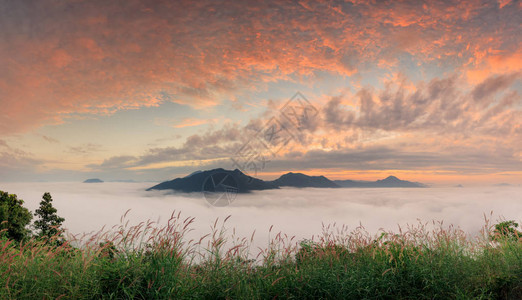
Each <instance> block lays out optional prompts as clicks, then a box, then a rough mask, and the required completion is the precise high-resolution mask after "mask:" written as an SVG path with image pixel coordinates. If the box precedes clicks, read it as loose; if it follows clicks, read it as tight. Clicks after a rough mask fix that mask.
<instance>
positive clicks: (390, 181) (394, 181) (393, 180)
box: [333, 176, 426, 188]
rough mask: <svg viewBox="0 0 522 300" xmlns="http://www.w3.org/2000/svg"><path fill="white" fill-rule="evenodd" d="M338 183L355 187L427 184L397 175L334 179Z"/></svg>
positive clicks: (416, 185)
mask: <svg viewBox="0 0 522 300" xmlns="http://www.w3.org/2000/svg"><path fill="white" fill-rule="evenodd" d="M333 182H335V183H336V184H337V185H339V186H341V187H353V188H396V187H401V188H421V187H426V185H424V184H422V183H419V182H411V181H406V180H400V179H399V178H397V177H395V176H388V177H386V178H385V179H381V180H377V181H354V180H334V181H333Z"/></svg>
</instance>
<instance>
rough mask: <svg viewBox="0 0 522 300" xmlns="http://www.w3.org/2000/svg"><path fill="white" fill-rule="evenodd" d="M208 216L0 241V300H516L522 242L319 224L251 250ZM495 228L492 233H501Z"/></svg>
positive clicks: (424, 228) (429, 230) (438, 227)
mask: <svg viewBox="0 0 522 300" xmlns="http://www.w3.org/2000/svg"><path fill="white" fill-rule="evenodd" d="M227 220H228V218H226V219H224V220H223V221H220V220H218V219H216V221H215V223H214V224H213V226H212V227H211V231H210V232H209V234H207V235H204V236H202V237H201V238H200V239H198V240H187V234H188V233H189V232H190V231H191V224H192V223H193V222H194V218H184V217H182V216H181V214H180V213H177V214H176V213H173V214H172V215H171V218H170V219H169V220H168V222H167V224H165V225H161V224H157V223H155V222H150V221H147V222H143V223H139V224H137V225H132V226H130V225H129V223H128V221H125V216H123V217H122V220H121V225H119V226H116V227H113V228H112V229H110V230H101V231H99V232H97V233H94V234H91V235H83V236H69V237H68V238H67V239H66V240H65V242H62V243H59V246H57V244H56V243H49V242H42V241H38V240H34V239H33V240H30V241H27V242H24V243H20V244H19V243H16V242H14V241H11V240H6V239H3V240H0V298H1V299H52V298H60V299H274V298H284V299H286V298H288V299H391V298H394V299H395V298H399V299H457V298H459V299H469V298H473V299H522V240H520V239H519V240H516V239H513V238H510V239H502V238H495V239H492V238H491V237H492V236H493V235H494V234H495V233H494V230H493V226H490V225H489V221H488V220H487V218H486V225H485V227H484V230H483V232H482V235H481V236H479V237H470V236H468V235H466V234H465V233H464V232H463V231H462V230H460V229H458V228H455V227H453V226H451V225H449V226H445V225H444V224H443V223H442V222H431V223H423V222H420V221H419V223H418V224H416V225H411V226H406V227H405V228H399V230H398V232H391V231H384V230H381V231H380V232H379V233H378V234H375V235H372V234H370V233H368V232H367V231H366V230H365V229H364V227H362V226H359V227H357V228H355V229H354V230H351V231H350V230H349V228H348V227H346V226H341V227H338V226H335V224H333V225H323V233H322V234H321V235H320V236H317V237H312V238H311V239H310V240H303V241H296V240H295V238H294V237H289V236H287V235H285V234H284V233H282V232H278V233H272V228H270V229H269V231H270V236H271V238H270V240H269V241H268V245H267V247H266V248H263V249H258V250H259V251H258V254H257V255H252V252H253V250H254V249H252V246H251V245H252V242H253V240H254V234H252V236H250V237H248V238H245V237H237V236H236V234H235V230H234V229H231V230H232V231H231V232H229V230H230V229H228V228H227V226H226V222H227ZM497 233H498V232H497Z"/></svg>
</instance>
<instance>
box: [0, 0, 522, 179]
mask: <svg viewBox="0 0 522 300" xmlns="http://www.w3.org/2000/svg"><path fill="white" fill-rule="evenodd" d="M521 16H522V2H520V1H510V0H501V1H455V2H452V1H358V0H353V1H306V0H303V1H194V2H193V1H166V0H165V1H145V0H142V1H138V0H125V1H124V0H121V1H98V0H89V1H87V0H41V1H25V0H0V70H1V72H0V182H16V181H24V182H27V181H79V180H84V179H87V178H92V177H98V178H101V179H103V180H129V179H131V180H136V181H162V180H166V179H172V178H175V177H178V176H184V175H186V174H188V173H191V172H193V171H195V170H200V169H210V168H215V167H223V168H226V169H233V168H236V167H238V168H240V169H242V170H243V171H245V173H248V174H250V175H253V176H254V175H255V176H257V177H260V178H264V179H274V178H275V177H277V176H278V175H280V174H282V173H284V172H286V171H294V172H303V173H306V174H310V175H318V174H322V175H326V176H327V177H329V178H330V179H359V180H375V179H381V178H384V177H386V176H388V175H395V176H398V177H400V178H401V179H407V180H415V181H420V182H424V183H428V184H433V185H438V184H441V185H453V184H462V183H465V184H476V185H482V184H496V183H501V182H506V183H510V184H515V185H518V184H521V183H522V98H521V93H522V84H521V83H522V81H521V79H522V17H521ZM293 117H295V118H294V119H292V118H293ZM274 129H276V130H275V131H272V133H274V132H277V135H271V136H270V138H271V139H270V140H268V142H267V133H268V132H269V131H270V130H274ZM245 153H246V154H245Z"/></svg>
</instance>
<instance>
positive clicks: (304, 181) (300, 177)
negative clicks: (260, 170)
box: [271, 172, 340, 188]
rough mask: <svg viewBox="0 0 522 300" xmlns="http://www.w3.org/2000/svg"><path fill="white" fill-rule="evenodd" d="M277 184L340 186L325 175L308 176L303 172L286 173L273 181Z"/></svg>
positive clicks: (302, 186)
mask: <svg viewBox="0 0 522 300" xmlns="http://www.w3.org/2000/svg"><path fill="white" fill-rule="evenodd" d="M271 182H272V183H274V184H275V185H276V186H291V187H299V188H304V187H315V188H338V187H340V186H339V185H337V184H336V183H335V182H333V181H331V180H330V179H328V178H326V177H324V176H308V175H305V174H302V173H292V172H290V173H286V174H284V175H282V176H281V177H279V178H278V179H276V180H274V181H271Z"/></svg>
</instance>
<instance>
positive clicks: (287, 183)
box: [147, 168, 426, 193]
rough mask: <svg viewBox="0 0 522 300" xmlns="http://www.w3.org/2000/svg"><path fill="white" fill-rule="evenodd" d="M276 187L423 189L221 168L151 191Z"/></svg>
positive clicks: (392, 180)
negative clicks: (264, 176) (267, 176)
mask: <svg viewBox="0 0 522 300" xmlns="http://www.w3.org/2000/svg"><path fill="white" fill-rule="evenodd" d="M279 187H297V188H306V187H313V188H340V187H344V188H352V187H353V188H396V187H401V188H420V187H426V185H424V184H422V183H418V182H411V181H406V180H400V179H399V178H397V177H395V176H389V177H387V178H385V179H381V180H377V181H355V180H334V181H332V180H330V179H328V178H326V177H325V176H308V175H305V174H302V173H292V172H290V173H286V174H284V175H282V176H281V177H279V178H278V179H276V180H273V181H265V180H261V179H257V178H254V177H251V176H248V175H245V174H244V173H243V172H241V171H240V170H238V169H235V170H233V171H231V170H225V169H222V168H219V169H213V170H208V171H196V172H194V173H192V174H190V175H187V176H185V177H181V178H176V179H173V180H170V181H165V182H162V183H160V184H157V185H155V186H153V187H151V188H149V189H147V191H151V190H173V191H178V192H183V193H192V192H203V191H209V190H216V191H218V190H234V191H235V192H238V193H248V192H251V191H259V190H269V189H278V188H279Z"/></svg>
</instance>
